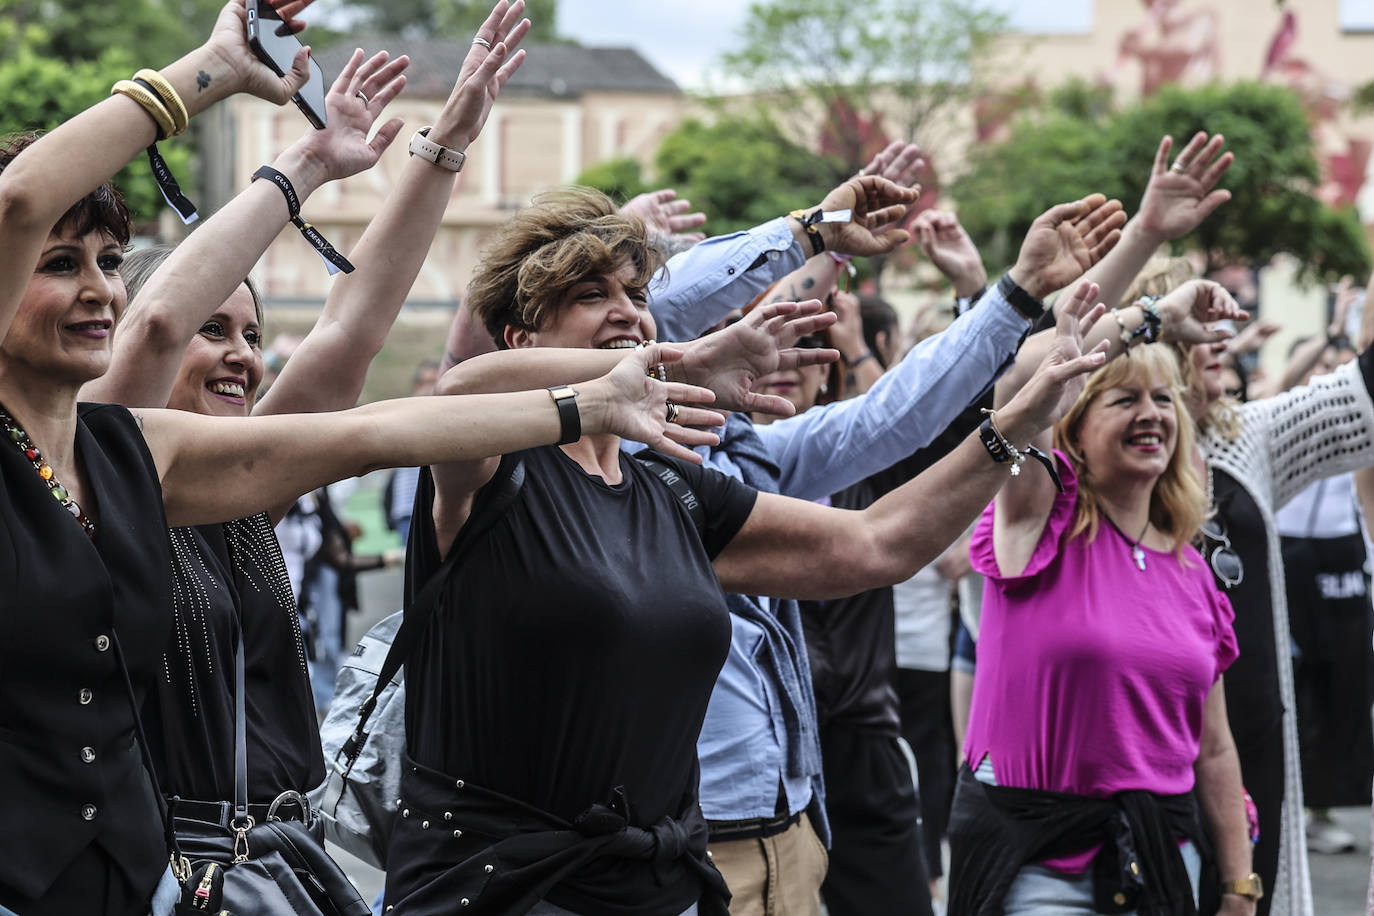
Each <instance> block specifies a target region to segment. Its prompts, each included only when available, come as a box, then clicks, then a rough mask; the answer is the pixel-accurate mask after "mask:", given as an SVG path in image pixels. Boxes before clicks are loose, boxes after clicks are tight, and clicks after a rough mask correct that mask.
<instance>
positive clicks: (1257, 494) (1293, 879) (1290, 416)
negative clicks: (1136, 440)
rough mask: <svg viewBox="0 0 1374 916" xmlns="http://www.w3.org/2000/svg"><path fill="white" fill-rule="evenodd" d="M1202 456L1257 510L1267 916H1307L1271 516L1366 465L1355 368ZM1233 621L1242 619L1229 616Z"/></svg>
mask: <svg viewBox="0 0 1374 916" xmlns="http://www.w3.org/2000/svg"><path fill="white" fill-rule="evenodd" d="M1202 448H1203V451H1204V452H1205V454H1206V456H1207V462H1208V464H1209V465H1211V466H1212V467H1213V468H1215V469H1217V470H1220V471H1225V472H1226V473H1227V474H1229V475H1231V477H1232V478H1234V479H1235V480H1236V482H1237V483H1239V484H1240V485H1241V486H1242V487H1244V488H1245V491H1246V492H1247V493H1249V494H1250V498H1251V499H1253V500H1254V501H1255V505H1256V506H1258V507H1259V511H1260V515H1261V516H1262V517H1263V518H1264V529H1265V534H1266V535H1267V539H1268V543H1269V593H1270V595H1271V596H1272V597H1273V603H1274V644H1275V645H1276V646H1278V647H1279V651H1278V652H1277V653H1275V654H1276V655H1277V657H1278V665H1279V671H1278V674H1279V693H1280V697H1281V699H1282V701H1283V707H1284V714H1283V750H1284V755H1283V756H1284V780H1285V785H1284V799H1283V818H1282V826H1281V831H1282V840H1281V843H1280V847H1279V868H1278V880H1277V881H1276V886H1275V887H1274V888H1272V889H1270V888H1265V891H1266V892H1267V893H1271V894H1272V895H1273V898H1274V899H1273V907H1272V910H1271V912H1272V913H1273V914H1274V916H1313V908H1312V877H1311V873H1310V871H1309V869H1308V862H1307V843H1306V839H1305V836H1304V827H1303V801H1302V771H1301V762H1300V760H1299V757H1298V728H1297V721H1296V719H1295V718H1294V710H1295V709H1296V708H1297V705H1296V701H1295V699H1294V694H1293V664H1292V659H1291V658H1290V657H1289V653H1288V652H1287V647H1288V644H1289V633H1288V599H1287V592H1286V590H1285V587H1284V578H1283V554H1282V552H1281V551H1280V548H1279V535H1278V529H1277V527H1276V526H1275V524H1274V512H1275V511H1276V510H1277V509H1279V508H1280V507H1281V506H1283V505H1284V504H1285V503H1287V502H1288V501H1289V500H1290V499H1292V498H1293V497H1294V496H1296V495H1297V494H1298V493H1299V492H1301V491H1302V490H1304V489H1306V488H1307V486H1308V485H1309V484H1311V483H1313V482H1314V481H1317V480H1320V479H1321V478H1323V477H1330V476H1332V475H1333V474H1340V473H1343V472H1345V471H1353V470H1357V469H1359V468H1362V467H1367V466H1368V465H1370V464H1374V403H1371V401H1370V396H1369V392H1368V390H1366V387H1365V383H1364V379H1363V377H1362V376H1361V374H1360V367H1359V363H1358V361H1356V362H1351V363H1348V364H1346V365H1344V366H1342V367H1341V368H1340V369H1338V370H1336V371H1335V372H1333V373H1331V374H1330V375H1326V376H1319V377H1317V378H1315V379H1313V380H1312V383H1311V384H1310V385H1307V386H1304V387H1301V388H1294V389H1292V390H1290V391H1287V392H1285V393H1283V394H1280V395H1276V396H1274V397H1272V398H1265V399H1264V400H1261V401H1253V402H1251V403H1249V404H1245V405H1243V406H1242V407H1241V408H1240V434H1239V435H1238V436H1237V437H1236V438H1235V439H1226V438H1224V437H1223V436H1221V435H1219V434H1218V433H1217V431H1216V430H1211V431H1209V432H1208V434H1207V435H1206V436H1205V437H1203V440H1202ZM1235 610H1236V613H1237V614H1243V613H1245V609H1244V608H1236V609H1235Z"/></svg>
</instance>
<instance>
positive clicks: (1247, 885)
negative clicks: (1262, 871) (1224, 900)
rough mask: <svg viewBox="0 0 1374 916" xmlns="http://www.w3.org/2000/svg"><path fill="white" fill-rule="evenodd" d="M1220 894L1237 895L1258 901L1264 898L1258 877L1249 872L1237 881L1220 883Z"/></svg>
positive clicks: (1262, 887) (1262, 886)
mask: <svg viewBox="0 0 1374 916" xmlns="http://www.w3.org/2000/svg"><path fill="white" fill-rule="evenodd" d="M1221 892H1222V893H1223V894H1239V895H1240V896H1242V897H1248V898H1249V899H1251V900H1258V899H1260V898H1261V897H1263V896H1264V885H1263V884H1261V883H1260V876H1259V875H1257V874H1255V873H1254V872H1250V874H1248V875H1246V876H1245V877H1244V878H1241V879H1240V880H1238V881H1223V882H1221Z"/></svg>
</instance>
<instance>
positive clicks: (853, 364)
mask: <svg viewBox="0 0 1374 916" xmlns="http://www.w3.org/2000/svg"><path fill="white" fill-rule="evenodd" d="M877 358H878V357H876V356H874V355H873V351H872V350H865V351H863V353H861V354H859V356H858V357H857V358H855V359H847V360H845V362H846V363H848V364H849V368H851V369H856V368H858V367H859V366H861V365H863V363H864V362H865V361H866V360H870V359H877Z"/></svg>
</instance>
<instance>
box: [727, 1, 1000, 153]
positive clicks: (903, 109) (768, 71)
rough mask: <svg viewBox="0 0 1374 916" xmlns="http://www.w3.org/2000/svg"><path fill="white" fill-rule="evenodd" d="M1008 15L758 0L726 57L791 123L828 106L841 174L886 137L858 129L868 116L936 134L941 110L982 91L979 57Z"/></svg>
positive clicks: (901, 133)
mask: <svg viewBox="0 0 1374 916" xmlns="http://www.w3.org/2000/svg"><path fill="white" fill-rule="evenodd" d="M1004 23H1005V19H1004V17H1003V16H1001V15H1000V14H997V13H993V12H990V11H988V10H986V9H984V8H983V7H982V6H980V4H979V3H978V2H977V0H874V2H872V3H869V4H867V5H862V6H856V5H855V4H853V3H851V2H848V0H755V2H753V3H752V4H751V5H750V7H749V14H748V16H747V18H746V19H745V22H744V26H743V28H742V32H741V46H740V47H739V48H738V49H736V50H735V51H733V52H731V53H729V54H726V55H725V57H724V63H725V66H726V68H727V70H728V71H729V72H730V73H731V74H732V75H734V76H736V77H738V78H740V79H742V80H743V81H744V82H745V83H747V84H748V85H749V87H750V88H751V89H753V90H754V91H755V92H756V93H759V99H760V101H759V104H760V106H761V107H762V109H763V110H764V111H765V112H767V113H768V114H769V115H770V116H778V119H779V120H781V121H784V122H787V123H789V126H794V125H795V124H796V123H798V122H801V123H808V122H809V123H814V119H815V117H816V115H817V113H818V112H819V113H821V114H822V116H823V118H824V119H825V120H826V122H827V123H826V124H824V125H823V126H822V134H823V136H825V137H827V138H828V139H829V141H830V145H831V148H830V149H828V150H827V152H832V153H833V154H834V155H835V156H836V158H837V160H838V162H839V167H838V171H837V172H836V174H835V175H833V176H832V177H834V178H837V179H838V178H842V177H844V176H847V175H850V174H853V173H854V171H856V170H857V169H858V168H860V167H861V166H862V165H863V164H864V163H865V162H866V161H867V160H868V158H869V157H870V156H871V155H872V154H873V153H874V152H876V149H874V148H873V147H874V146H876V147H878V148H881V146H882V144H883V143H884V142H885V140H886V139H887V138H886V137H885V136H881V137H874V136H865V133H873V132H874V131H872V130H870V131H867V132H866V131H865V130H863V129H855V128H856V127H859V128H862V126H863V125H864V124H865V123H867V124H869V125H873V126H876V125H878V124H879V123H881V122H882V121H884V120H886V121H887V122H888V124H887V128H886V129H887V130H888V131H889V132H890V133H891V134H892V135H893V136H894V137H898V138H903V139H922V138H923V137H924V139H926V140H929V139H932V138H931V137H930V136H929V131H930V129H931V127H932V125H934V124H936V123H938V122H939V121H940V120H941V118H940V116H941V115H943V114H945V113H946V112H947V111H948V110H950V109H952V108H953V107H955V106H957V105H959V104H962V103H964V102H966V101H968V100H969V99H971V98H973V97H974V95H975V94H976V92H977V89H978V87H977V83H976V80H975V78H974V67H973V62H974V61H975V60H976V59H978V58H979V57H980V55H982V54H983V52H984V51H985V50H986V49H987V48H988V46H989V44H990V42H991V40H992V39H993V38H994V37H995V36H996V35H997V34H998V33H1000V32H1001V30H1002V28H1003V26H1004ZM875 106H881V108H882V112H881V113H880V112H879V111H878V110H877V108H876V107H875Z"/></svg>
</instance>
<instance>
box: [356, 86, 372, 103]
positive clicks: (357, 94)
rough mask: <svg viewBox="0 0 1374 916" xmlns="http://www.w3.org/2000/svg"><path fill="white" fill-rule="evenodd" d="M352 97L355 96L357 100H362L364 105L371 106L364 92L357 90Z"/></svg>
mask: <svg viewBox="0 0 1374 916" xmlns="http://www.w3.org/2000/svg"><path fill="white" fill-rule="evenodd" d="M354 95H356V96H357V97H358V98H360V99H362V100H363V104H364V105H371V104H372V103H371V102H370V101H368V98H367V93H366V92H363V91H362V90H361V89H359V90H358V91H357V92H355V93H354Z"/></svg>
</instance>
